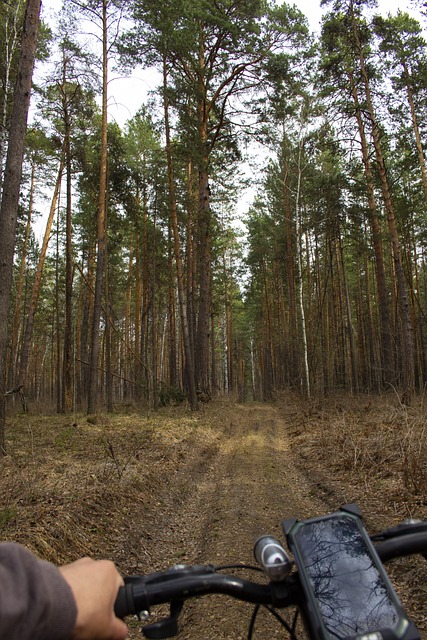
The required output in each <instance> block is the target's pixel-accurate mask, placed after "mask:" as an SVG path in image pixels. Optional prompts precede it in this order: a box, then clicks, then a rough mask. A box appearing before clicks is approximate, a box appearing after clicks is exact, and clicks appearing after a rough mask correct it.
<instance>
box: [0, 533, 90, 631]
mask: <svg viewBox="0 0 427 640" xmlns="http://www.w3.org/2000/svg"><path fill="white" fill-rule="evenodd" d="M76 618H77V608H76V603H75V600H74V596H73V594H72V591H71V589H70V587H69V586H68V584H67V582H66V581H65V580H64V578H63V577H62V575H61V573H60V571H59V569H57V567H55V566H54V565H53V564H51V563H50V562H45V561H43V560H38V559H37V558H36V557H35V556H33V554H32V553H30V551H28V550H27V549H25V548H24V547H22V546H20V545H18V544H14V543H2V544H0V640H69V638H70V637H71V634H72V632H73V629H74V625H75V621H76Z"/></svg>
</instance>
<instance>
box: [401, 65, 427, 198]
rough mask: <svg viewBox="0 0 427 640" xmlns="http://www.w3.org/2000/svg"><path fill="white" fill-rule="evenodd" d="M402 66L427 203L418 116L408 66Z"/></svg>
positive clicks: (426, 184) (426, 186)
mask: <svg viewBox="0 0 427 640" xmlns="http://www.w3.org/2000/svg"><path fill="white" fill-rule="evenodd" d="M402 66H403V72H404V75H405V79H406V92H407V95H408V102H409V107H410V109H411V119H412V127H413V129H414V135H415V143H416V145H417V153H418V162H419V164H420V169H421V180H422V183H423V189H424V199H425V201H426V203H427V169H426V161H425V158H424V150H423V145H422V142H421V134H420V128H419V126H418V118H417V114H416V111H415V104H414V96H413V94H412V89H411V78H410V75H409V71H408V67H407V65H406V64H405V63H402Z"/></svg>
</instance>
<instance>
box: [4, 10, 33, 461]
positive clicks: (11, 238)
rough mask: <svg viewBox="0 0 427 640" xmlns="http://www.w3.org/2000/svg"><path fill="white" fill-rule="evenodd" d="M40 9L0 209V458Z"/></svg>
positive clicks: (27, 39)
mask: <svg viewBox="0 0 427 640" xmlns="http://www.w3.org/2000/svg"><path fill="white" fill-rule="evenodd" d="M40 7H41V0H27V5H26V11H25V18H24V29H23V33H22V39H21V54H20V58H19V66H18V75H17V82H16V85H15V90H14V98H13V107H12V115H11V121H10V132H9V145H8V152H7V158H6V166H5V181H4V188H3V193H2V200H1V207H0V454H1V453H4V451H5V422H6V403H5V392H6V362H7V344H8V314H9V305H10V292H11V286H12V275H13V253H14V250H15V238H16V222H17V216H18V203H19V191H20V185H21V177H22V161H23V156H24V142H25V134H26V130H27V118H28V109H29V105H30V95H31V83H32V77H33V70H34V60H35V54H36V46H37V34H38V29H39V20H40V18H39V16H40Z"/></svg>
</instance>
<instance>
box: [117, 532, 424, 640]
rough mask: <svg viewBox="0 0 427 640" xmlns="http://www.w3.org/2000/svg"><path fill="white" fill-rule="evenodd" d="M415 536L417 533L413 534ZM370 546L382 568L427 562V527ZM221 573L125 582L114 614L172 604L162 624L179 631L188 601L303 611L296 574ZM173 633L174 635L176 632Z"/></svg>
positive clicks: (383, 536) (382, 537)
mask: <svg viewBox="0 0 427 640" xmlns="http://www.w3.org/2000/svg"><path fill="white" fill-rule="evenodd" d="M413 530H415V533H413V532H412V531H413ZM372 540H373V541H375V542H376V541H379V542H377V544H376V545H375V548H376V551H377V553H378V555H379V557H380V559H381V561H382V562H387V561H389V560H391V559H393V558H397V557H400V556H406V555H412V554H417V553H421V554H423V555H425V557H427V522H424V523H416V524H413V525H399V527H394V528H391V529H387V530H386V531H384V532H382V533H380V534H376V535H374V536H372ZM240 567H241V568H245V567H246V565H236V566H235V568H240ZM250 568H254V567H250ZM221 570H222V569H221V567H216V566H214V565H200V566H197V565H196V566H183V565H178V566H176V567H173V568H170V569H168V570H166V571H164V572H160V573H153V574H149V575H146V576H130V577H127V578H125V586H124V587H121V588H120V590H119V593H118V596H117V600H116V603H115V613H116V615H117V616H118V617H120V618H124V617H126V616H128V615H133V614H136V615H139V614H140V613H141V612H148V611H149V610H150V607H152V606H153V605H158V604H162V603H171V605H172V607H171V618H168V619H167V620H166V621H164V622H169V621H171V622H172V623H173V625H176V618H177V616H178V615H179V612H180V610H181V607H182V603H183V602H184V601H185V600H188V599H192V598H198V597H201V596H205V595H209V594H214V593H215V594H225V595H228V596H231V597H232V598H235V599H238V600H242V601H245V602H249V603H253V604H255V605H267V606H271V607H274V608H276V607H277V608H287V607H289V606H297V607H298V608H301V609H302V610H304V608H305V606H306V603H305V602H304V594H303V591H302V589H301V585H300V581H299V578H298V573H297V572H293V573H290V574H289V575H288V576H287V577H286V578H284V579H283V580H281V581H271V582H269V583H268V584H260V583H257V582H252V581H250V580H246V579H243V578H239V577H236V576H232V575H228V574H221V573H218V572H219V571H221ZM174 604H175V605H177V604H178V605H179V606H178V608H177V609H176V610H175V609H173V607H174ZM152 626H156V625H152ZM159 628H160V627H159ZM173 628H174V629H175V626H174V627H173ZM144 633H145V631H144ZM175 633H176V631H175ZM146 635H147V637H153V638H161V637H169V635H174V633H173V632H172V631H171V632H170V634H169V635H168V634H167V633H166V634H165V635H161V634H160V635H156V634H154V635H149V634H148V633H147V634H146Z"/></svg>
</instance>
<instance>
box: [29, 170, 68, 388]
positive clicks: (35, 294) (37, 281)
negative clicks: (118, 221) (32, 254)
mask: <svg viewBox="0 0 427 640" xmlns="http://www.w3.org/2000/svg"><path fill="white" fill-rule="evenodd" d="M63 170H64V161H63V159H61V162H60V165H59V169H58V176H57V178H56V184H55V189H54V192H53V196H52V202H51V204H50V211H49V216H48V219H47V222H46V229H45V232H44V238H43V242H42V246H41V249H40V257H39V261H38V264H37V270H36V275H35V277H34V282H33V290H32V293H31V301H30V307H29V309H28V317H27V325H26V328H25V335H24V340H23V343H22V350H21V357H20V361H19V375H18V386H24V385H25V380H26V376H27V369H28V358H29V354H30V347H31V338H32V335H33V327H34V318H35V315H36V311H37V302H38V299H39V293H40V285H41V281H42V276H43V268H44V263H45V260H46V254H47V248H48V244H49V240H50V232H51V229H52V223H53V218H54V216H55V212H56V206H57V204H58V198H59V192H60V189H61V181H62V173H63Z"/></svg>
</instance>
